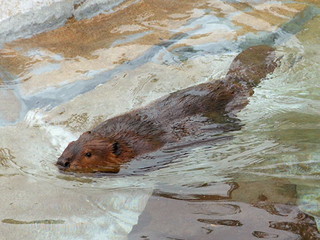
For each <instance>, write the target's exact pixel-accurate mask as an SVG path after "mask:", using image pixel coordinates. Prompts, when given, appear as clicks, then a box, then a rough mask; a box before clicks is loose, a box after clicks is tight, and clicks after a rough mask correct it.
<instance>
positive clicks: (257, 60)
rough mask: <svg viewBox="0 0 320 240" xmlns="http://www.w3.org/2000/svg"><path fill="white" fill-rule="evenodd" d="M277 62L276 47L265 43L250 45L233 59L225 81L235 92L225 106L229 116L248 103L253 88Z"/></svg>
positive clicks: (271, 70) (234, 114) (232, 115)
mask: <svg viewBox="0 0 320 240" xmlns="http://www.w3.org/2000/svg"><path fill="white" fill-rule="evenodd" d="M277 62H278V58H277V56H276V54H275V49H274V48H272V47H270V46H265V45H259V46H254V47H250V48H248V49H246V50H244V51H243V52H241V53H240V54H239V55H238V56H237V57H236V58H235V59H234V60H233V62H232V63H231V66H230V68H229V71H228V73H227V75H226V78H225V81H224V82H225V84H226V88H227V89H229V91H230V89H234V91H232V90H231V92H235V94H234V96H233V98H232V100H231V101H230V102H229V103H228V104H227V105H226V107H225V111H226V112H227V113H228V116H230V117H235V116H236V114H237V113H238V112H239V111H240V110H241V109H243V108H244V107H245V106H246V105H247V104H248V102H249V97H250V96H251V95H252V94H253V92H254V91H253V88H254V87H255V86H257V85H258V84H259V83H260V82H261V80H262V79H263V78H265V77H266V76H267V75H268V74H269V73H272V72H273V71H274V69H275V68H276V67H277Z"/></svg>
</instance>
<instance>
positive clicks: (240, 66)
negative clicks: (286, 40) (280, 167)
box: [57, 46, 277, 172]
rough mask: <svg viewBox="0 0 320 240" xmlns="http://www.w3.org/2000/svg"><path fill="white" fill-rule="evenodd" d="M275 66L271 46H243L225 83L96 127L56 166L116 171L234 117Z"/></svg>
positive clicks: (199, 88)
mask: <svg viewBox="0 0 320 240" xmlns="http://www.w3.org/2000/svg"><path fill="white" fill-rule="evenodd" d="M276 65H277V64H276V56H275V53H274V49H273V48H272V47H269V46H255V47H251V48H248V49H247V50H245V51H243V52H242V53H240V54H239V55H238V56H237V57H236V58H235V59H234V61H233V62H232V64H231V66H230V69H229V71H228V73H227V75H226V77H225V78H224V79H222V80H217V81H214V82H209V83H203V84H199V85H197V86H193V87H189V88H187V89H184V90H180V91H177V92H174V93H171V94H170V95H169V96H166V97H163V98H161V99H159V100H157V101H155V102H153V103H152V104H150V105H148V106H147V107H145V108H141V109H137V110H134V111H131V112H129V113H126V114H123V115H120V116H117V117H114V118H111V119H109V120H107V121H105V122H103V123H101V124H100V125H98V126H97V127H96V128H94V129H92V130H91V131H88V132H85V133H83V134H82V135H81V136H80V137H79V139H78V140H76V141H74V142H71V143H70V144H69V145H68V147H67V148H66V149H65V150H64V152H63V153H62V155H61V156H60V157H59V159H58V162H57V165H58V167H59V169H60V170H63V171H71V172H118V171H119V170H120V167H121V165H122V164H123V163H126V162H128V161H130V160H132V159H134V158H135V157H137V156H139V155H142V154H146V153H150V152H153V151H156V150H158V149H160V148H162V147H163V146H165V145H167V144H170V143H174V142H178V141H181V140H182V139H184V138H186V137H188V136H196V135H201V134H202V133H203V132H205V131H206V127H208V126H211V128H214V127H215V126H216V127H217V126H218V125H219V123H223V122H226V121H230V120H232V119H235V118H236V114H237V112H239V111H240V110H241V109H242V108H244V107H245V106H246V105H247V103H248V97H249V96H251V95H252V94H253V87H255V86H256V85H257V84H259V82H260V80H261V79H263V78H265V77H266V75H267V74H268V73H271V72H273V71H274V69H275V67H276ZM227 130H228V129H222V131H227Z"/></svg>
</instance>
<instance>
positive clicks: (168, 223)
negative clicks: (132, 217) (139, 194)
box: [129, 179, 320, 240]
mask: <svg viewBox="0 0 320 240" xmlns="http://www.w3.org/2000/svg"><path fill="white" fill-rule="evenodd" d="M267 181H268V185H266V184H265V182H264V181H263V182H239V183H229V184H222V183H216V184H212V185H211V186H209V187H208V186H204V187H203V188H204V189H203V192H206V193H207V194H208V193H211V194H214V195H207V194H205V195H202V196H201V197H199V198H194V197H192V196H189V195H184V196H180V198H177V196H176V195H174V196H172V197H171V194H168V193H157V194H156V195H153V196H152V197H151V198H150V199H149V202H148V204H147V206H146V209H145V210H144V212H143V213H142V215H141V216H140V218H139V222H138V224H137V225H136V226H135V227H134V228H133V230H132V232H131V233H130V235H129V239H142V238H143V236H144V238H145V239H168V238H170V239H256V238H266V239H273V238H275V239H303V240H310V239H319V238H320V234H319V232H318V230H317V227H316V223H315V221H314V220H313V218H312V217H310V216H308V215H306V214H305V213H303V212H301V211H300V210H299V209H298V208H297V207H296V205H295V200H296V194H297V193H296V190H295V189H296V188H295V185H292V184H289V183H288V182H285V181H282V183H281V181H280V182H279V181H278V180H277V179H268V180H267ZM228 185H229V191H227V192H228V193H227V195H226V192H225V191H226V190H227V186H228ZM235 186H237V187H235ZM248 188H249V189H250V188H252V189H255V190H256V191H248ZM222 189H224V190H222ZM280 190H281V191H280Z"/></svg>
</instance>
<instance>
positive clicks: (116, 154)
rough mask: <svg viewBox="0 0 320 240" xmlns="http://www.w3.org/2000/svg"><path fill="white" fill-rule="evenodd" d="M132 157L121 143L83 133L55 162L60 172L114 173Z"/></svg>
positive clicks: (126, 147)
mask: <svg viewBox="0 0 320 240" xmlns="http://www.w3.org/2000/svg"><path fill="white" fill-rule="evenodd" d="M132 157H133V152H132V151H130V148H129V147H128V146H127V144H126V143H124V142H123V141H118V140H115V139H113V138H104V137H102V136H101V135H99V134H95V133H92V132H90V131H89V132H85V133H83V134H82V135H81V136H80V137H79V139H78V140H76V141H74V142H71V143H70V144H69V145H68V147H67V148H66V149H65V150H64V151H63V153H62V155H61V156H60V157H59V159H58V161H57V166H58V167H59V169H60V170H63V171H68V172H69V171H70V172H85V173H93V172H114V173H117V172H119V170H120V166H121V164H122V163H125V162H126V161H128V160H129V159H130V158H132Z"/></svg>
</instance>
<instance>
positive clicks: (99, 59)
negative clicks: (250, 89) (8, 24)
mask: <svg viewBox="0 0 320 240" xmlns="http://www.w3.org/2000/svg"><path fill="white" fill-rule="evenodd" d="M69 3H71V1H68V4H69ZM88 3H89V1H88ZM319 6H320V5H319V3H318V2H317V1H313V0H306V1H302V0H299V1H289V2H288V1H272V2H271V1H268V2H266V1H241V2H239V1H220V0H200V1H193V0H192V1H189V0H184V1H163V0H145V1H125V2H124V4H123V5H120V6H119V7H118V8H115V9H114V10H115V11H114V12H112V13H110V14H101V15H99V16H97V17H95V18H91V19H86V20H83V21H76V20H75V19H69V21H68V22H67V24H66V25H64V26H63V27H61V28H59V29H56V30H54V31H48V32H45V33H42V34H40V35H37V36H34V37H30V38H29V39H22V40H18V41H15V42H10V43H8V44H6V45H3V46H2V47H3V48H2V49H0V103H1V104H0V124H1V127H0V135H1V138H0V183H1V184H0V190H1V193H2V194H1V195H0V202H1V214H2V215H1V221H0V232H1V234H2V236H5V237H6V239H13V240H15V239H20V238H21V236H26V237H27V238H29V239H57V238H59V239H98V240H100V239H110V240H112V239H127V235H128V234H129V233H130V232H131V230H132V227H133V226H134V228H133V230H132V232H131V233H130V234H129V239H141V238H145V239H148V238H150V239H168V238H172V239H190V238H191V239H211V238H214V239H241V240H243V239H256V238H266V239H297V238H300V239H305V240H310V239H319V238H320V236H319V233H318V232H317V230H316V225H315V221H314V219H313V218H312V217H311V216H309V215H308V214H306V213H310V214H312V215H313V216H316V217H319V216H320V213H319V212H320V211H319V194H320V189H319V187H318V185H319V173H320V170H319V169H320V168H319V167H320V166H319V164H318V163H319V162H320V158H319V156H320V153H319V150H318V149H319V146H318V145H319V141H318V136H319V127H320V125H319V114H320V112H319V109H320V105H319V104H320V102H319V100H320V99H319V90H320V86H319V80H318V75H319V74H318V72H319V63H320V59H319V57H318V56H320V54H319V38H318V36H319V23H320V18H319V16H317V15H318V13H319V8H318V7H319ZM64 10H65V9H64ZM79 11H80V8H79ZM60 13H61V12H60ZM20 22H21V21H20ZM1 26H3V25H1ZM261 43H267V44H271V45H275V46H276V48H277V51H279V52H281V55H284V57H283V59H282V65H281V66H280V68H279V69H278V70H277V72H276V73H275V74H274V75H272V76H269V79H268V81H265V82H264V83H262V85H261V86H260V87H259V88H257V89H255V94H254V96H253V97H252V98H251V99H250V104H249V106H248V107H247V108H246V109H245V110H244V111H242V113H241V114H240V115H239V118H240V120H241V125H242V128H241V129H234V130H235V131H233V132H230V133H228V134H222V135H219V134H218V135H217V136H212V139H209V141H203V142H202V143H201V144H197V143H198V142H194V141H192V140H194V139H191V140H190V144H187V145H183V146H172V147H171V148H168V149H166V150H165V151H163V152H160V153H156V154H155V155H154V156H150V157H151V158H149V159H140V161H134V162H132V163H130V164H128V165H126V166H124V168H123V169H122V170H121V172H120V174H118V175H101V176H98V177H97V176H88V175H87V176H74V175H64V174H61V173H59V172H58V171H57V168H56V166H55V165H54V163H55V162H56V159H57V157H58V156H59V154H60V153H61V151H62V150H63V149H64V147H65V146H66V144H67V143H68V142H70V141H72V140H74V139H76V138H77V136H78V135H79V133H80V132H83V131H85V130H87V129H90V128H92V127H94V126H96V125H97V124H98V123H100V122H101V121H103V120H105V119H106V118H110V117H112V116H115V115H117V114H119V113H122V112H124V111H129V110H131V109H133V108H137V107H140V106H143V105H146V104H148V103H149V102H150V101H152V100H154V99H157V98H160V97H161V96H163V95H165V94H168V93H169V92H173V91H176V90H179V89H181V88H185V87H188V86H191V85H195V84H198V83H200V82H205V81H208V80H212V79H218V78H221V77H223V76H224V75H225V73H226V70H227V69H228V67H229V64H230V62H231V61H232V60H233V58H234V56H235V55H236V54H237V53H238V52H239V51H240V50H241V49H243V48H245V47H247V46H251V45H256V44H261ZM37 107H38V108H40V109H35V108H37ZM211 140H213V141H211ZM297 206H299V207H297ZM300 209H302V210H303V212H301V210H300ZM57 236H58V237H57Z"/></svg>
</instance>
